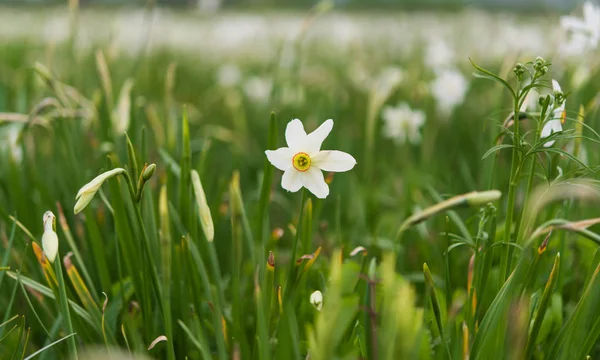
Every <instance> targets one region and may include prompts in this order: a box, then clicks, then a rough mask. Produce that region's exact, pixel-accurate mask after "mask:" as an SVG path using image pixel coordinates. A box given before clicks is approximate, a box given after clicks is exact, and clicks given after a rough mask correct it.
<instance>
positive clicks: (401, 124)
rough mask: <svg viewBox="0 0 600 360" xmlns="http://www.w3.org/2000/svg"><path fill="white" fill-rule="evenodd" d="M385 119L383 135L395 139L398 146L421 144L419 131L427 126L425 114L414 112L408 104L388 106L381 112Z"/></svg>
mask: <svg viewBox="0 0 600 360" xmlns="http://www.w3.org/2000/svg"><path fill="white" fill-rule="evenodd" d="M381 117H382V118H383V122H384V124H383V134H384V136H386V137H389V138H391V139H394V141H395V142H396V143H397V144H400V145H402V144H404V143H405V142H406V141H407V140H408V142H409V143H412V144H418V143H419V142H421V133H420V132H419V130H420V129H421V127H422V126H423V124H425V113H424V112H423V111H421V110H412V109H411V108H410V106H409V105H408V104H407V103H399V104H398V105H397V106H395V107H392V106H386V107H384V108H383V110H382V111H381Z"/></svg>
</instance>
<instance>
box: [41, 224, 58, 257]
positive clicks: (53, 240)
mask: <svg viewBox="0 0 600 360" xmlns="http://www.w3.org/2000/svg"><path fill="white" fill-rule="evenodd" d="M42 248H43V249H44V254H46V258H48V260H49V261H50V262H51V263H53V262H54V259H55V258H56V254H57V253H58V236H56V233H55V232H54V231H52V230H51V231H44V235H42Z"/></svg>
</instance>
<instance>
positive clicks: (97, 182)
mask: <svg viewBox="0 0 600 360" xmlns="http://www.w3.org/2000/svg"><path fill="white" fill-rule="evenodd" d="M124 172H125V169H122V168H116V169H112V170H110V171H106V172H104V173H102V174H100V175H98V176H96V177H95V178H94V180H92V181H90V182H89V183H87V184H85V185H84V186H83V187H82V188H81V189H80V190H79V192H78V193H77V196H76V197H75V199H76V200H77V203H76V204H75V208H74V209H73V211H74V212H75V214H78V213H80V212H81V211H82V210H83V209H85V207H86V206H87V205H88V204H89V203H90V201H92V199H93V198H94V196H95V195H96V193H97V192H98V190H99V189H100V186H102V184H103V183H104V181H106V180H107V179H109V178H111V177H113V176H115V175H119V174H121V173H124Z"/></svg>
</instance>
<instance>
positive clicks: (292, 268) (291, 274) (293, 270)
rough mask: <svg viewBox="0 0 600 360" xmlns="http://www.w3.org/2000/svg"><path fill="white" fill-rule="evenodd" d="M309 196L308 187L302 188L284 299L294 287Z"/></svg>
mask: <svg viewBox="0 0 600 360" xmlns="http://www.w3.org/2000/svg"><path fill="white" fill-rule="evenodd" d="M307 198H308V194H307V192H306V189H302V200H301V202H300V214H299V215H298V224H297V225H296V236H294V243H293V244H292V252H291V253H290V269H289V272H288V278H287V281H286V283H285V292H284V296H283V298H284V299H287V298H288V297H289V296H290V293H291V291H292V289H290V287H291V286H292V283H293V282H294V275H295V274H296V250H297V249H298V240H299V239H300V229H301V228H302V218H303V213H304V204H305V203H306V199H307Z"/></svg>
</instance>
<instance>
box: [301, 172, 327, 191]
mask: <svg viewBox="0 0 600 360" xmlns="http://www.w3.org/2000/svg"><path fill="white" fill-rule="evenodd" d="M300 174H301V176H300V179H301V181H302V185H304V187H305V188H307V189H308V190H309V191H310V192H311V193H313V194H314V195H315V196H316V197H318V198H319V199H325V198H326V197H327V195H329V186H328V185H327V183H326V182H325V178H324V177H323V172H322V171H321V170H320V169H319V168H317V167H316V166H311V167H310V169H308V171H306V172H303V173H300Z"/></svg>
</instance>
